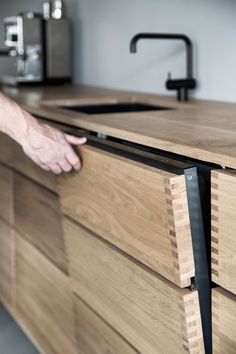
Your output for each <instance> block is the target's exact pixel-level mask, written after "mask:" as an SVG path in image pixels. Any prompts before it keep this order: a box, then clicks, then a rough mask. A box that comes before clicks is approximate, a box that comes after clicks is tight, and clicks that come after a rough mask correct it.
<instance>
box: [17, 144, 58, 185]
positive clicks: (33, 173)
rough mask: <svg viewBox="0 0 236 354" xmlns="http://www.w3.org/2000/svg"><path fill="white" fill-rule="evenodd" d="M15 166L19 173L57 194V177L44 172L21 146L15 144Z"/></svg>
mask: <svg viewBox="0 0 236 354" xmlns="http://www.w3.org/2000/svg"><path fill="white" fill-rule="evenodd" d="M13 165H14V168H15V169H16V170H17V171H20V172H21V173H23V174H24V175H26V176H28V177H30V178H32V179H33V180H35V181H36V182H38V183H40V184H42V185H43V186H45V187H47V188H49V189H50V190H52V191H54V192H57V177H56V175H55V174H53V173H52V172H49V171H44V170H43V169H42V168H41V167H39V166H38V165H36V164H35V163H34V162H33V161H32V160H31V159H30V158H28V157H27V156H26V155H25V154H24V152H23V150H22V148H21V147H20V145H18V144H13Z"/></svg>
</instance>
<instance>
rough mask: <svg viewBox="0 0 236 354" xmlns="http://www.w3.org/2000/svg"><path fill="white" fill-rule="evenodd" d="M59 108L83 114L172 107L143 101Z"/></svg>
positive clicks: (155, 109) (158, 109)
mask: <svg viewBox="0 0 236 354" xmlns="http://www.w3.org/2000/svg"><path fill="white" fill-rule="evenodd" d="M60 108H63V109H67V110H71V111H74V112H80V113H85V114H91V115H92V114H109V113H126V112H146V111H165V110H170V109H172V108H168V107H163V106H157V105H149V104H143V103H136V102H135V103H133V102H130V103H109V104H93V105H73V106H60Z"/></svg>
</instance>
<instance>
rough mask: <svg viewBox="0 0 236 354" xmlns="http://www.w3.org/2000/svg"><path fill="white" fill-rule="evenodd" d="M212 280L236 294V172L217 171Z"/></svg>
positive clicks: (212, 180) (214, 192)
mask: <svg viewBox="0 0 236 354" xmlns="http://www.w3.org/2000/svg"><path fill="white" fill-rule="evenodd" d="M211 182H212V183H211V191H212V194H211V196H212V202H211V204H212V205H211V207H212V231H211V233H212V279H213V281H214V282H215V283H217V284H219V285H221V286H222V287H224V288H226V289H227V290H229V291H231V292H233V293H234V294H236V171H227V170H225V171H213V172H212V178H211Z"/></svg>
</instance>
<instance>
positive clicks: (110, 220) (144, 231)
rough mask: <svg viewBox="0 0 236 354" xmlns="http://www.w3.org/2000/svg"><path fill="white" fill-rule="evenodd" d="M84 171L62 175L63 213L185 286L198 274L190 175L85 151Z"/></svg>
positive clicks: (83, 156) (94, 151)
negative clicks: (188, 190) (188, 185)
mask: <svg viewBox="0 0 236 354" xmlns="http://www.w3.org/2000/svg"><path fill="white" fill-rule="evenodd" d="M81 154H82V159H83V168H82V171H81V172H80V173H79V174H77V173H75V174H69V175H65V176H62V177H61V179H60V180H59V185H60V187H59V195H60V201H61V205H62V209H63V212H64V213H65V214H67V215H69V216H70V217H71V218H73V219H74V220H77V221H79V222H80V223H81V224H83V225H85V226H86V227H88V228H89V229H91V230H92V231H94V232H95V233H97V234H98V235H100V236H101V237H104V238H105V239H106V240H108V241H110V242H111V243H113V244H115V245H116V246H117V247H119V248H121V249H122V250H123V251H125V252H126V253H128V254H130V255H131V256H133V257H134V258H136V259H138V260H139V261H141V262H143V263H144V264H146V265H147V266H148V267H150V268H152V269H153V270H155V271H157V272H158V273H160V274H161V275H163V276H164V277H166V278H167V279H169V280H171V281H173V282H174V283H176V284H178V285H180V286H181V287H184V286H187V285H189V284H190V277H191V276H193V275H194V261H193V251H192V239H191V232H190V222H189V213H188V205H187V196H186V188H185V179H184V176H176V175H174V174H171V173H168V172H165V171H161V170H158V169H156V168H152V167H150V166H147V165H143V164H140V163H137V162H135V161H132V160H127V159H125V158H121V157H119V156H115V155H112V154H110V153H106V152H104V151H101V150H96V149H94V148H92V147H89V146H84V147H82V148H81Z"/></svg>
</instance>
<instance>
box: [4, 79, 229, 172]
mask: <svg viewBox="0 0 236 354" xmlns="http://www.w3.org/2000/svg"><path fill="white" fill-rule="evenodd" d="M3 91H4V93H5V94H7V95H9V96H10V97H11V98H13V99H14V100H15V101H18V102H19V103H20V104H21V105H23V107H24V108H25V109H27V110H28V111H29V112H31V113H34V114H37V115H40V116H42V117H44V118H48V119H53V120H55V121H58V122H61V123H64V124H69V125H72V126H75V127H80V128H84V129H88V130H92V131H96V132H102V133H105V134H107V135H110V136H113V137H117V138H122V139H125V140H129V141H132V142H135V143H139V144H143V145H147V146H150V147H155V148H158V149H161V150H165V151H169V152H173V153H177V154H181V155H184V156H188V157H192V158H195V159H199V160H202V161H208V162H212V163H216V164H220V165H225V166H227V167H231V168H236V103H224V102H214V101H203V100H191V101H189V102H188V103H178V102H176V99H175V97H164V96H156V95H150V94H140V93H134V92H124V91H116V90H110V89H102V88H95V87H88V86H72V85H70V86H69V85H68V86H56V87H28V88H9V87H5V88H3ZM127 101H137V102H141V103H151V104H157V105H161V106H167V107H170V108H174V109H172V110H168V111H149V112H136V113H116V114H103V115H85V114H81V113H75V112H72V111H65V110H62V109H60V108H58V107H56V106H58V105H60V104H62V105H70V104H73V103H74V104H92V103H96V102H100V103H108V102H127Z"/></svg>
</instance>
